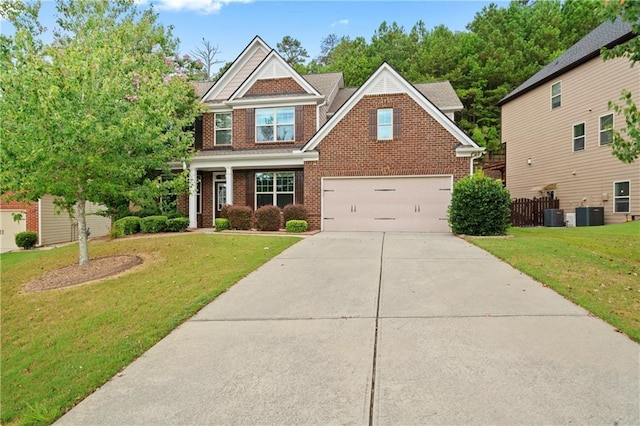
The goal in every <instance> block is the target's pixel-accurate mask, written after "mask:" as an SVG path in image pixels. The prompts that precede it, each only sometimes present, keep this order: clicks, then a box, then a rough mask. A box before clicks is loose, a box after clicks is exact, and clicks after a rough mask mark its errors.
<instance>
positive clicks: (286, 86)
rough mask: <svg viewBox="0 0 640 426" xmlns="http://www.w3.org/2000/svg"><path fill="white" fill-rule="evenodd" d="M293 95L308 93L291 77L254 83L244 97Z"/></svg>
mask: <svg viewBox="0 0 640 426" xmlns="http://www.w3.org/2000/svg"><path fill="white" fill-rule="evenodd" d="M291 93H306V91H305V90H304V89H303V88H302V87H301V86H300V85H299V84H298V83H296V81H295V80H294V79H293V78H291V77H287V78H268V79H264V80H258V81H256V82H255V83H253V86H251V88H250V89H249V90H248V91H247V92H246V93H245V95H244V96H255V95H270V94H291Z"/></svg>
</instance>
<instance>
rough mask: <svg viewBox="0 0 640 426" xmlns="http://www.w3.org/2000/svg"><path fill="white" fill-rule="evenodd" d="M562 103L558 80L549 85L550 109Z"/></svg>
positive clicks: (560, 83) (560, 86) (560, 85)
mask: <svg viewBox="0 0 640 426" xmlns="http://www.w3.org/2000/svg"><path fill="white" fill-rule="evenodd" d="M560 105H562V82H561V81H559V82H557V83H555V84H552V85H551V109H555V108H558V107H559V106H560Z"/></svg>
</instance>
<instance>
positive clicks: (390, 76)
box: [302, 62, 484, 152]
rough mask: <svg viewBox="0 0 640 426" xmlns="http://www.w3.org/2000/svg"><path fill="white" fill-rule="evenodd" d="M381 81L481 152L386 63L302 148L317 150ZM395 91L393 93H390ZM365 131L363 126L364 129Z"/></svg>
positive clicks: (454, 135)
mask: <svg viewBox="0 0 640 426" xmlns="http://www.w3.org/2000/svg"><path fill="white" fill-rule="evenodd" d="M378 83H382V88H385V87H386V88H394V90H396V92H395V93H398V92H397V90H400V93H406V94H407V95H409V96H410V97H411V98H412V99H413V100H414V101H415V102H416V103H417V104H418V105H419V106H421V107H422V108H423V109H424V110H425V111H426V112H427V113H428V114H429V115H431V116H432V117H433V118H434V119H435V120H436V121H437V122H438V123H439V124H440V125H441V126H442V127H444V128H445V129H446V130H447V131H448V132H449V133H450V134H451V135H452V136H453V137H454V138H456V140H458V142H460V143H461V144H463V145H466V146H468V147H469V152H482V151H484V148H481V147H479V146H478V145H477V144H476V143H475V142H474V141H473V140H472V139H471V138H470V137H469V136H467V135H466V134H465V133H464V132H463V131H462V130H461V129H460V128H459V127H458V126H457V125H456V124H455V123H454V122H453V121H452V120H451V119H450V118H449V117H448V116H447V115H446V114H445V113H443V112H442V111H441V110H439V109H438V108H437V107H436V106H435V105H434V104H433V103H431V101H429V100H428V99H427V98H426V97H425V96H424V95H423V94H422V93H421V92H420V91H419V90H417V89H416V88H415V87H414V86H413V85H412V84H410V83H409V82H407V80H405V79H404V78H403V77H402V76H401V75H400V74H398V73H397V72H396V71H395V70H394V69H393V68H392V67H391V66H390V65H389V64H387V63H386V62H385V63H383V64H382V65H380V67H379V68H378V69H377V70H376V71H375V72H374V73H373V75H372V76H371V77H369V79H368V80H367V81H366V82H365V83H364V84H363V85H362V86H360V87H359V88H358V90H356V91H355V93H354V94H353V95H351V97H350V98H349V99H348V100H347V101H346V102H345V103H344V105H342V106H341V107H340V109H338V111H336V113H335V114H333V116H331V118H329V120H327V122H326V123H325V125H324V126H322V128H321V129H320V130H319V131H318V132H317V133H316V134H315V135H314V136H313V137H312V138H311V139H310V140H309V142H307V144H306V145H305V146H304V147H303V148H302V151H310V150H313V149H315V148H316V147H317V146H318V144H320V142H321V141H322V140H323V139H324V138H325V137H326V136H327V134H328V133H329V132H330V131H331V130H332V129H333V128H334V127H335V126H336V125H337V124H338V123H339V122H340V121H341V120H342V119H343V118H344V116H345V115H347V113H348V112H349V111H351V109H352V108H353V107H354V106H355V105H356V104H357V103H358V102H359V101H360V100H361V99H362V98H363V97H364V96H365V95H367V94H372V93H379V92H374V91H375V90H380V89H378V88H377V86H376V85H377V84H378ZM389 93H392V92H389ZM363 131H364V128H363Z"/></svg>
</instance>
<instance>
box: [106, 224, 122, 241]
mask: <svg viewBox="0 0 640 426" xmlns="http://www.w3.org/2000/svg"><path fill="white" fill-rule="evenodd" d="M109 237H111V238H114V239H115V238H122V237H124V232H122V229H121V228H116V227H115V226H113V227H112V228H111V231H109Z"/></svg>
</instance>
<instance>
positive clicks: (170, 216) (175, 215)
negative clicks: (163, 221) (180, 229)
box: [166, 210, 188, 229]
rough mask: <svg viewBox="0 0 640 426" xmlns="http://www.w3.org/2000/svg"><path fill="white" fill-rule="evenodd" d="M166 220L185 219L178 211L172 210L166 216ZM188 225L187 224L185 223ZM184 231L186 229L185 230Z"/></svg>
mask: <svg viewBox="0 0 640 426" xmlns="http://www.w3.org/2000/svg"><path fill="white" fill-rule="evenodd" d="M166 216H167V218H168V219H177V218H184V217H186V216H185V215H184V213H182V212H181V211H180V210H172V211H170V212H167V214H166ZM187 223H188V222H187ZM185 229H186V228H185Z"/></svg>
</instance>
